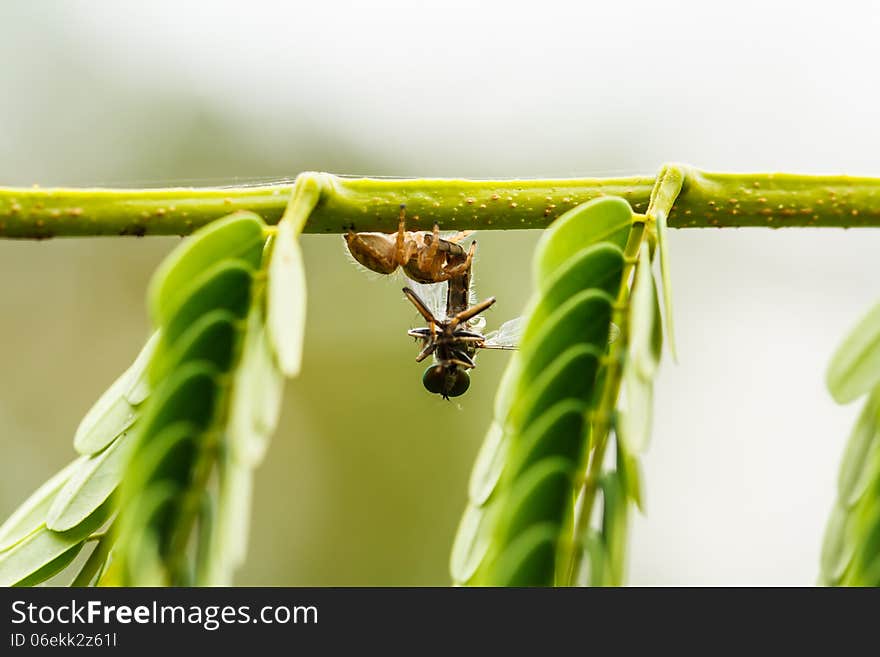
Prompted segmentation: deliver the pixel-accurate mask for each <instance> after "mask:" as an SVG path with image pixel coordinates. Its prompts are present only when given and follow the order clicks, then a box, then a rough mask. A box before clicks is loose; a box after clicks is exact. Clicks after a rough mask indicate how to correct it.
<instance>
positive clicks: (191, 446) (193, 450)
mask: <svg viewBox="0 0 880 657" xmlns="http://www.w3.org/2000/svg"><path fill="white" fill-rule="evenodd" d="M200 436H201V432H200V430H199V428H198V427H197V426H196V425H195V424H193V423H192V422H189V421H187V420H179V421H176V422H173V423H171V424H169V425H167V426H166V427H165V428H164V429H162V430H161V431H160V432H159V433H158V434H156V435H155V436H153V437H152V438H150V440H149V441H148V442H147V443H146V444H145V445H144V446H143V448H142V449H141V450H140V451H139V452H138V458H137V461H136V462H133V463H131V465H130V466H129V470H128V476H129V478H130V482H131V489H132V490H134V491H140V490H142V489H145V488H146V487H147V486H148V485H150V484H153V483H156V482H163V481H171V482H173V483H175V484H177V485H179V486H185V485H186V484H187V483H188V482H189V480H190V477H191V476H192V470H193V467H194V465H195V462H196V458H197V455H198V451H199V445H198V438H199V437H200Z"/></svg>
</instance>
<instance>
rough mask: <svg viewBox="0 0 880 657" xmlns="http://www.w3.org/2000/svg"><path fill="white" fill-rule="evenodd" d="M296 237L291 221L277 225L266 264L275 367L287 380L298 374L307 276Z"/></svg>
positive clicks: (269, 330) (269, 319)
mask: <svg viewBox="0 0 880 657" xmlns="http://www.w3.org/2000/svg"><path fill="white" fill-rule="evenodd" d="M297 237H298V234H297V231H296V230H295V228H294V226H293V224H292V223H291V222H289V221H286V220H281V221H280V222H279V223H278V234H277V235H276V236H275V242H274V246H273V248H272V259H271V261H270V262H269V281H268V298H267V317H266V320H267V328H268V332H269V340H270V341H271V343H272V346H273V348H274V350H275V355H276V357H277V358H278V364H279V366H280V367H281V371H282V372H284V374H285V375H286V376H290V377H293V376H296V375H297V374H299V369H300V365H301V363H302V344H303V335H304V333H305V319H306V276H305V269H304V267H303V261H302V252H301V251H300V248H299V243H298V241H297Z"/></svg>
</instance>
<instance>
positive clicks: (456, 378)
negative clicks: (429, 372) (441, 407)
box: [446, 368, 471, 397]
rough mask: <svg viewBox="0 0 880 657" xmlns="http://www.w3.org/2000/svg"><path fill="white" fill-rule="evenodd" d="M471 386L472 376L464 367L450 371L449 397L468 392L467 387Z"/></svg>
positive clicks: (448, 379)
mask: <svg viewBox="0 0 880 657" xmlns="http://www.w3.org/2000/svg"><path fill="white" fill-rule="evenodd" d="M470 387H471V377H470V374H468V373H467V372H465V371H464V370H462V369H458V368H456V369H455V370H454V371H452V372H450V373H449V376H448V377H447V381H446V396H447V397H459V396H461V395H463V394H464V393H465V392H467V389H468V388H470Z"/></svg>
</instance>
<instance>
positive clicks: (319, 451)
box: [0, 1, 880, 585]
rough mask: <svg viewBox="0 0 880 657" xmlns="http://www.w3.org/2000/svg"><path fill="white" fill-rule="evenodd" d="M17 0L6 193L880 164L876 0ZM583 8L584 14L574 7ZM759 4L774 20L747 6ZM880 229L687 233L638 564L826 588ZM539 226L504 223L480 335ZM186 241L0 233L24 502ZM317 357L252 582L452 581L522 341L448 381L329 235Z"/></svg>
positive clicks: (3, 336) (7, 109)
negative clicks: (771, 1) (841, 387)
mask: <svg viewBox="0 0 880 657" xmlns="http://www.w3.org/2000/svg"><path fill="white" fill-rule="evenodd" d="M704 4H706V3H696V2H690V3H674V2H673V3H663V6H662V7H659V8H658V7H655V6H654V5H653V4H652V3H647V2H645V3H642V2H633V3H626V6H625V7H623V6H621V7H604V8H599V7H594V6H592V5H590V6H587V4H586V3H585V4H584V6H583V7H580V8H576V7H575V6H573V5H571V4H569V3H556V2H552V1H551V2H542V3H540V4H539V5H538V4H534V3H531V4H522V5H518V4H517V3H510V2H508V3H488V2H486V3H455V2H453V3H449V2H445V3H378V4H374V3H370V4H369V6H361V5H359V4H358V3H354V2H326V3H321V4H320V5H315V4H314V3H302V4H300V3H281V2H278V3H269V2H252V3H247V4H242V3H231V2H211V3H170V2H153V3H149V4H148V5H145V4H143V3H136V2H109V1H104V2H45V1H38V2H24V1H22V2H10V1H6V2H3V3H2V4H0V61H2V62H3V64H2V66H0V89H2V95H0V184H2V185H30V184H34V183H39V184H40V185H43V186H52V185H65V186H73V185H110V186H153V185H172V184H173V185H179V184H231V183H235V182H236V181H253V180H255V179H272V178H282V177H286V178H289V177H293V176H295V175H296V173H297V172H299V171H302V170H326V171H333V172H337V173H347V174H369V175H400V176H456V177H534V176H585V175H615V174H624V173H625V174H635V173H645V172H651V171H654V170H656V169H657V168H658V167H659V165H660V164H661V163H662V162H663V161H667V160H680V161H687V162H689V163H692V164H694V165H697V166H701V167H704V168H707V169H719V170H725V169H727V170H790V171H801V172H848V173H853V174H865V175H872V174H873V175H880V170H878V164H877V153H878V152H880V148H878V147H880V137H878V133H877V131H876V107H877V102H876V101H877V100H878V95H880V91H878V88H877V86H876V85H874V84H872V81H873V80H874V79H875V78H876V71H875V70H874V69H875V68H876V66H875V65H876V61H877V56H878V54H880V52H878V50H880V49H878V46H877V42H876V38H875V35H876V30H877V28H878V27H880V21H878V10H877V9H876V8H874V7H872V6H871V5H870V4H868V3H865V4H860V3H853V4H850V3H846V2H843V3H839V4H838V5H835V12H834V13H829V12H827V11H825V10H822V11H819V10H818V9H817V10H815V11H814V10H812V9H809V8H807V7H805V6H801V5H800V4H787V3H780V4H778V5H774V6H772V7H770V6H765V5H764V4H760V3H748V2H747V3H736V5H735V6H734V4H733V3H730V6H729V7H727V8H721V7H720V6H715V7H711V6H708V7H707V6H704ZM572 12H575V13H572ZM756 12H760V15H761V19H760V21H756V20H755V19H754V16H755V15H756ZM878 233H880V231H848V232H845V231H826V232H824V233H820V232H815V231H814V232H810V231H798V232H785V231H781V232H775V233H771V232H769V231H762V230H759V229H756V230H738V231H734V230H729V231H723V234H722V232H721V231H689V232H684V231H682V232H676V233H674V234H673V235H672V238H671V247H672V255H673V259H674V260H673V276H674V282H675V290H676V299H675V301H676V310H677V317H676V319H677V322H678V325H679V338H680V340H679V341H680V345H679V347H680V348H679V351H680V354H681V362H680V364H679V365H677V366H673V365H672V364H671V363H670V362H668V361H667V362H666V363H665V366H664V370H663V372H662V375H661V379H660V382H659V387H658V393H657V400H656V401H657V410H656V423H655V424H656V429H655V434H654V440H653V446H652V449H651V451H650V452H649V454H648V455H647V457H646V459H645V471H646V474H645V477H646V479H645V481H646V487H647V499H648V504H647V510H648V514H647V516H646V517H639V518H636V519H635V520H634V522H633V550H632V556H631V567H630V573H631V578H630V579H631V581H632V582H633V583H636V584H810V583H812V582H813V581H814V580H815V576H816V572H817V563H818V551H819V545H820V539H821V533H822V530H823V527H824V523H825V517H826V514H827V512H828V510H829V508H830V505H831V501H832V499H833V495H834V480H835V476H836V468H837V463H838V459H839V454H840V451H841V448H842V445H843V441H844V438H845V436H846V433H847V432H848V429H849V426H850V423H851V421H852V418H853V416H854V412H855V409H852V408H838V407H835V406H834V405H833V404H832V402H831V401H830V399H829V398H828V396H827V394H826V393H825V391H824V388H823V383H822V375H823V372H824V367H825V363H826V362H827V359H828V356H829V355H830V353H831V350H832V349H833V347H834V345H835V344H836V342H837V341H838V340H839V338H840V337H841V336H842V335H843V333H844V331H845V330H846V329H847V327H848V326H849V325H850V324H851V323H852V322H853V321H854V320H855V319H856V318H857V317H858V316H859V315H860V314H861V313H862V312H863V311H864V310H865V309H867V307H868V305H869V304H870V303H871V302H873V300H874V299H876V297H877V296H878V292H880V286H878V285H877V271H878V270H877V266H876V262H877V256H876V254H877V252H878V248H880V235H878ZM536 239H537V234H536V233H534V232H533V231H519V232H516V233H506V234H502V233H494V232H484V233H481V234H480V235H479V243H480V246H479V251H478V260H477V263H476V284H477V292H478V294H479V295H480V296H481V297H483V296H488V295H490V294H491V295H495V296H497V297H498V303H497V304H496V307H495V308H494V309H493V310H492V311H491V313H490V315H489V328H491V327H492V326H493V325H497V323H499V322H500V321H503V320H505V319H507V318H509V317H511V316H513V315H516V314H519V312H520V311H521V309H522V306H523V304H524V302H525V300H526V298H527V296H528V294H529V291H530V290H529V286H530V282H529V277H528V266H529V258H530V253H531V250H532V248H533V246H534V243H535V240H536ZM175 243H177V239H176V238H146V239H138V238H124V239H111V238H103V239H79V240H65V239H57V240H49V241H45V242H15V241H8V240H0V281H2V283H0V363H2V375H0V516H2V517H5V516H6V515H7V514H8V513H9V512H10V511H11V510H12V509H14V508H15V507H16V506H17V505H18V504H19V503H20V502H21V501H22V500H23V499H24V497H25V496H26V495H27V494H28V493H29V492H30V491H31V490H32V489H33V488H34V487H36V486H37V485H38V484H39V483H40V482H42V481H43V480H44V479H45V478H47V477H48V476H49V475H50V474H52V473H53V472H54V471H55V470H56V469H58V468H59V467H60V466H61V465H63V464H64V463H66V462H67V461H68V460H70V459H71V458H72V455H73V450H72V447H71V440H72V436H73V432H74V430H75V428H76V426H77V423H78V421H79V419H80V418H81V417H82V415H83V414H84V413H85V411H86V410H87V409H88V408H89V406H90V405H91V403H92V402H93V401H94V400H95V399H96V398H97V397H98V395H99V394H100V393H101V392H102V391H103V390H104V389H105V388H106V387H107V386H108V385H109V383H110V382H111V381H112V380H113V379H114V378H115V376H116V375H117V374H118V373H119V372H120V371H121V370H122V369H123V368H124V367H126V365H127V364H128V363H129V362H130V361H131V359H132V358H133V357H134V355H135V354H136V352H137V350H138V348H139V346H140V345H141V344H142V342H143V341H144V339H145V338H146V336H147V335H148V333H149V326H148V323H147V318H146V313H145V308H144V291H145V287H146V284H147V281H148V279H149V277H150V274H151V272H152V271H153V269H154V268H155V266H156V265H157V263H158V262H159V261H160V260H161V258H162V257H163V256H164V255H165V254H166V253H168V251H169V250H170V249H171V248H172V247H173V245H174V244H175ZM303 249H304V252H305V256H306V264H307V272H308V283H309V306H308V313H309V314H308V326H307V336H306V349H305V354H306V355H305V363H304V369H303V374H302V376H301V378H299V379H298V380H296V381H294V382H292V383H291V384H290V385H289V386H288V387H287V392H286V396H285V404H284V413H283V418H282V424H281V426H280V428H279V431H278V433H277V435H276V437H275V440H274V443H273V445H272V448H271V451H270V453H269V456H268V458H267V460H266V462H265V463H264V464H263V465H262V467H261V468H260V470H259V472H258V478H257V490H256V497H255V508H254V518H253V526H252V533H251V538H250V557H249V561H248V563H247V566H246V567H245V568H244V569H243V570H242V572H241V573H240V576H239V577H238V579H237V582H238V583H239V584H255V585H422V584H436V585H443V584H446V583H447V582H448V576H447V571H446V563H447V555H448V552H449V548H450V546H451V541H452V537H453V535H454V532H455V528H456V525H457V522H458V518H459V514H460V512H461V510H462V508H463V504H464V500H465V491H466V482H467V477H468V473H469V470H470V466H471V462H472V460H473V458H474V455H475V453H476V450H477V448H478V446H479V443H480V441H481V439H482V434H483V432H484V430H485V428H486V427H487V426H488V422H489V418H490V406H491V399H492V395H493V391H494V388H495V385H496V384H497V381H498V378H499V376H500V373H501V371H502V369H503V367H504V363H505V360H506V355H505V354H503V353H489V354H485V355H483V356H482V357H481V358H480V362H479V368H478V370H477V371H476V373H475V374H474V377H473V384H472V387H471V390H470V391H469V392H468V394H467V395H466V396H464V397H462V398H460V400H457V401H455V402H453V403H447V402H443V401H441V400H439V399H435V398H434V397H433V396H431V395H429V394H427V393H426V392H425V391H424V390H423V389H422V387H421V383H420V377H421V372H422V369H423V367H422V366H420V365H417V364H416V363H414V362H413V358H414V356H415V353H416V347H415V345H414V344H412V342H411V341H410V340H409V339H408V338H407V337H406V335H405V331H406V329H407V328H409V327H410V326H413V325H416V324H417V323H418V318H417V316H415V314H414V312H412V309H411V307H410V306H409V305H408V304H407V303H406V302H405V301H404V299H403V297H402V295H401V294H400V281H399V280H388V279H386V278H383V277H381V276H379V275H375V274H365V273H364V272H363V271H361V270H360V269H359V268H358V267H356V266H355V265H354V264H353V263H352V262H351V261H350V259H349V258H348V257H347V256H346V253H345V251H344V247H343V244H342V240H341V238H340V237H338V236H305V237H304V238H303Z"/></svg>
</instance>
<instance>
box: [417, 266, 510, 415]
mask: <svg viewBox="0 0 880 657" xmlns="http://www.w3.org/2000/svg"><path fill="white" fill-rule="evenodd" d="M470 275H471V269H470V268H468V269H467V270H466V271H465V272H463V273H462V274H460V275H458V276H455V277H453V278H450V279H449V281H448V282H446V283H445V284H433V285H426V284H419V283H417V282H413V284H412V287H405V288H403V293H404V295H406V298H407V299H409V300H410V302H412V304H413V305H414V306H415V307H416V310H418V311H419V314H420V315H421V316H422V317H423V318H424V319H425V321H426V322H428V326H426V327H423V328H416V329H410V330H409V331H408V332H407V333H408V334H409V335H410V336H412V337H415V338H418V339H419V340H420V341H421V346H422V348H421V350H420V351H419V355H418V356H416V362H422V361H423V360H425V359H426V358H427V357H428V356H433V357H434V363H433V365H431V366H430V367H428V369H426V370H425V373H424V374H423V375H422V383H423V384H424V386H425V388H426V389H427V390H428V392H432V393H435V394H438V395H441V396H442V397H443V398H444V399H449V398H450V397H458V396H460V395H463V394H464V393H465V392H467V389H468V388H469V387H470V384H471V382H470V374H469V373H468V370H472V369H474V368H475V367H476V362H475V358H476V353H477V350H478V349H516V348H517V342H518V341H519V336H520V334H521V332H522V318H521V317H517V318H516V319H512V320H510V321H508V322H505V323H504V324H502V325H501V327H500V328H499V329H498V330H497V331H493V332H492V333H488V334H486V335H484V334H483V333H482V332H481V329H482V327H483V325H484V324H485V321H484V320H483V318H482V317H480V314H481V313H483V312H484V311H486V310H488V309H489V308H490V307H492V305H493V304H494V303H495V297H489V298H488V299H486V300H485V301H481V302H480V303H476V304H474V305H471V303H470V297H471V293H472V291H471V288H470ZM444 287H445V288H446V299H445V301H446V307H445V309H444V308H443V303H442V301H443V299H442V294H443V288H444ZM413 288H418V289H419V291H420V292H422V294H423V296H424V298H423V297H422V296H420V295H419V294H418V293H417V292H416V291H415V290H414V289H413Z"/></svg>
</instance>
